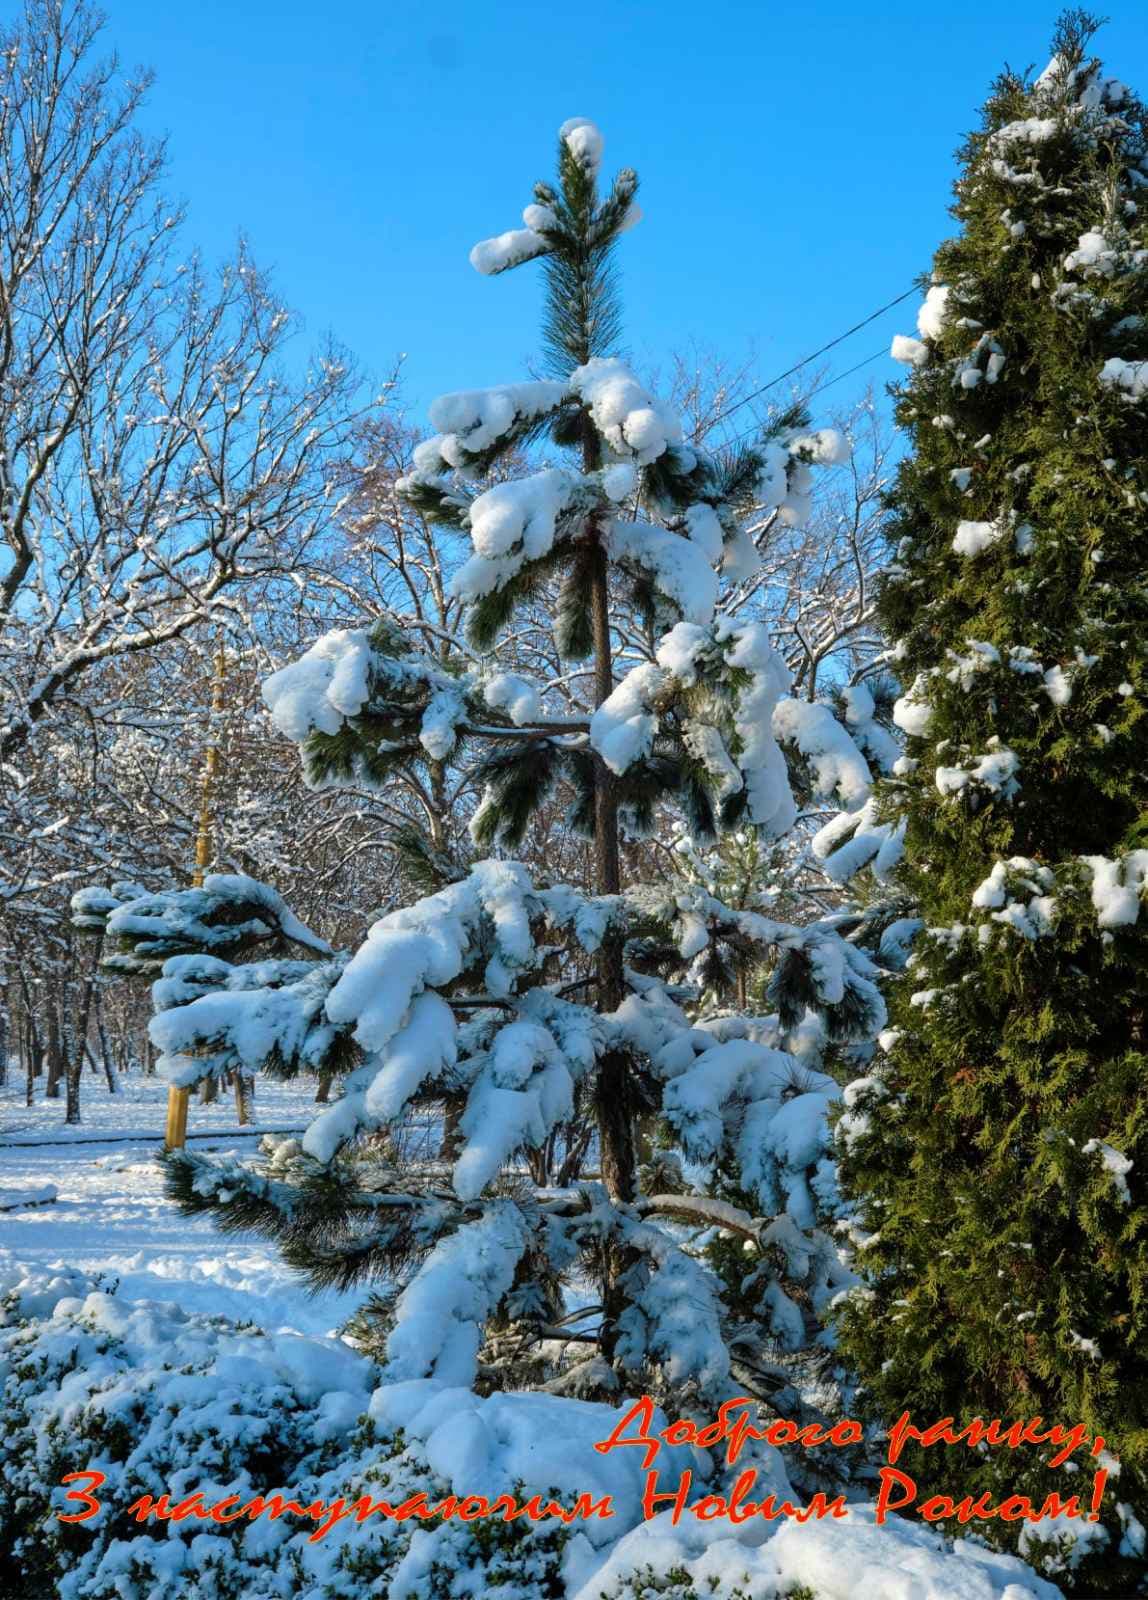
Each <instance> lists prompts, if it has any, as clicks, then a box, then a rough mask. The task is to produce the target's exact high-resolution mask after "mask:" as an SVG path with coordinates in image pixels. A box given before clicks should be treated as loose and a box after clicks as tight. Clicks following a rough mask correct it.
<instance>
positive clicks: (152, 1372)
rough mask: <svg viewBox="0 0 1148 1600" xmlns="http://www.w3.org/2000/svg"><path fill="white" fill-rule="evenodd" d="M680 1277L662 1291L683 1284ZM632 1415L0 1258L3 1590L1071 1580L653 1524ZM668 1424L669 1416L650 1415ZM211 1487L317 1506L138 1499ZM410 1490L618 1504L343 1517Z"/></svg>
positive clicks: (621, 1407)
mask: <svg viewBox="0 0 1148 1600" xmlns="http://www.w3.org/2000/svg"><path fill="white" fill-rule="evenodd" d="M683 1291H684V1292H685V1293H686V1294H687V1295H688V1286H683V1285H681V1284H678V1283H677V1282H676V1281H674V1282H672V1283H668V1284H667V1285H666V1286H665V1292H666V1294H667V1295H669V1296H671V1297H679V1298H680V1297H681V1295H682V1293H683ZM681 1332H682V1330H679V1333H681ZM629 1409H630V1406H629V1403H628V1402H626V1403H621V1404H618V1405H607V1404H600V1403H590V1402H586V1401H581V1400H572V1399H567V1398H565V1397H563V1396H559V1395H554V1394H545V1393H542V1394H533V1393H504V1394H499V1393H495V1394H491V1395H487V1396H480V1395H477V1394H475V1393H474V1392H473V1391H472V1390H470V1389H469V1388H468V1387H465V1386H462V1387H460V1386H458V1385H454V1384H451V1383H449V1382H443V1381H440V1380H436V1379H425V1378H420V1379H414V1380H411V1381H404V1382H396V1383H385V1382H384V1383H380V1382H379V1373H378V1370H377V1369H376V1368H375V1367H374V1365H373V1364H372V1363H371V1362H370V1361H369V1360H367V1359H366V1358H365V1357H363V1356H362V1355H360V1354H359V1353H357V1352H356V1351H355V1350H354V1349H352V1348H351V1347H350V1346H349V1345H347V1344H345V1343H343V1342H342V1341H340V1340H338V1339H333V1338H328V1339H314V1338H304V1337H302V1336H301V1335H297V1334H292V1333H279V1334H277V1335H275V1336H274V1337H269V1336H268V1335H266V1334H265V1333H262V1332H260V1331H257V1330H255V1329H253V1328H250V1327H237V1326H235V1325H233V1324H230V1323H228V1322H226V1321H225V1320H224V1319H222V1318H208V1317H203V1316H192V1315H189V1314H187V1313H186V1312H183V1311H181V1310H180V1309H179V1308H178V1307H177V1306H175V1305H173V1304H169V1303H162V1304H160V1303H156V1302H150V1301H146V1300H131V1299H128V1298H126V1297H124V1296H121V1295H120V1294H119V1293H117V1292H116V1286H115V1284H114V1283H113V1282H104V1283H101V1282H99V1281H98V1280H96V1279H93V1278H90V1277H87V1276H86V1275H84V1274H82V1273H80V1272H77V1271H75V1270H74V1269H71V1268H67V1267H62V1266H61V1267H54V1268H47V1269H45V1268H42V1267H38V1268H35V1269H29V1268H27V1267H24V1266H22V1265H19V1264H15V1263H13V1262H11V1260H9V1261H7V1262H6V1263H5V1264H3V1265H0V1421H2V1424H3V1428H4V1436H5V1445H6V1454H5V1472H4V1474H3V1476H2V1477H0V1550H3V1551H4V1554H3V1555H0V1586H3V1590H4V1592H5V1593H13V1594H15V1593H19V1594H25V1593H32V1592H39V1593H44V1594H49V1593H50V1594H53V1595H55V1596H56V1597H57V1600H173V1597H174V1596H178V1597H179V1600H283V1597H285V1596H292V1597H298V1600H358V1597H359V1596H360V1595H363V1594H376V1595H378V1596H380V1600H480V1597H482V1600H486V1597H489V1600H599V1597H600V1596H607V1597H608V1600H639V1597H641V1600H646V1597H648V1596H653V1595H657V1596H662V1597H670V1600H710V1597H711V1596H713V1595H714V1594H718V1595H719V1596H720V1597H721V1600H738V1596H739V1587H738V1586H739V1585H740V1586H741V1589H742V1590H743V1591H744V1594H745V1596H746V1597H747V1600H775V1597H776V1600H781V1597H782V1596H793V1595H797V1594H800V1595H802V1596H807V1595H812V1596H813V1597H814V1600H904V1597H905V1596H907V1595H912V1596H913V1600H1055V1597H1056V1596H1057V1595H1058V1594H1059V1591H1058V1590H1057V1589H1056V1588H1054V1587H1053V1585H1051V1584H1049V1583H1046V1582H1043V1581H1042V1580H1040V1579H1039V1578H1037V1577H1035V1576H1034V1575H1033V1573H1032V1572H1031V1571H1029V1569H1028V1568H1027V1567H1025V1566H1024V1564H1023V1563H1022V1562H1020V1561H1018V1560H1016V1559H1015V1558H1013V1557H1009V1556H1005V1555H999V1554H995V1553H993V1552H990V1551H988V1550H985V1549H983V1548H981V1547H979V1546H977V1545H975V1544H973V1543H972V1542H971V1541H958V1542H957V1543H956V1545H955V1546H946V1544H945V1543H944V1541H943V1540H942V1539H941V1538H940V1537H939V1536H938V1535H937V1534H935V1533H933V1532H932V1531H930V1530H928V1529H926V1528H923V1527H920V1526H917V1525H913V1524H909V1523H904V1522H901V1521H900V1520H899V1519H898V1518H896V1517H891V1518H890V1519H889V1521H888V1522H887V1523H886V1524H885V1526H884V1527H882V1528H876V1527H874V1526H873V1523H872V1517H871V1512H870V1511H869V1509H867V1508H866V1507H863V1506H852V1505H851V1506H850V1507H849V1509H848V1513H847V1516H846V1518H845V1519H832V1518H831V1519H826V1520H824V1521H820V1522H810V1523H806V1524H798V1523H796V1522H793V1521H785V1520H782V1521H779V1522H777V1523H774V1524H768V1523H765V1522H760V1521H756V1520H755V1521H753V1522H751V1523H749V1524H747V1525H745V1527H743V1528H742V1529H741V1530H740V1532H739V1533H738V1534H737V1536H736V1537H735V1536H731V1525H730V1523H729V1522H728V1521H725V1520H718V1521H716V1522H710V1523H705V1522H702V1521H699V1520H698V1519H697V1518H694V1517H693V1516H688V1517H687V1518H686V1519H685V1520H684V1521H683V1522H682V1523H681V1524H680V1525H679V1526H678V1527H677V1528H673V1527H671V1526H670V1525H669V1521H668V1517H667V1516H665V1515H663V1516H660V1517H658V1518H656V1519H654V1520H651V1521H643V1505H642V1491H643V1487H644V1469H643V1452H641V1451H635V1450H627V1449H612V1450H609V1451H606V1452H600V1451H596V1450H595V1449H594V1446H595V1444H596V1443H598V1442H599V1441H603V1440H606V1439H607V1438H609V1437H610V1435H611V1434H612V1433H613V1432H614V1431H615V1429H617V1428H618V1427H619V1425H620V1424H621V1423H622V1420H623V1418H624V1417H625V1415H626V1413H627V1411H628V1410H629ZM665 1426H666V1418H665V1417H664V1416H663V1414H662V1413H661V1412H660V1411H658V1410H655V1411H654V1413H653V1415H652V1417H651V1420H650V1423H649V1428H650V1432H651V1433H652V1434H656V1433H658V1432H659V1431H660V1430H662V1429H663V1428H664V1427H665ZM763 1449H764V1451H765V1453H764V1455H762V1456H761V1459H760V1460H759V1461H757V1462H756V1465H757V1466H758V1468H759V1489H760V1488H764V1489H766V1490H767V1491H769V1492H772V1493H774V1494H776V1495H777V1496H778V1497H779V1499H784V1498H786V1497H791V1498H792V1497H793V1491H792V1489H791V1488H790V1485H789V1481H788V1478H787V1475H786V1472H785V1468H784V1464H783V1460H782V1457H781V1456H780V1455H779V1454H778V1453H777V1451H776V1450H773V1449H772V1448H770V1447H763ZM687 1457H688V1459H687ZM745 1459H746V1458H743V1460H742V1462H741V1463H740V1467H744V1465H745ZM682 1465H683V1466H685V1465H691V1466H692V1467H693V1469H694V1470H695V1476H696V1482H697V1490H696V1493H695V1494H694V1495H692V1496H691V1499H693V1498H697V1496H698V1495H700V1494H701V1493H703V1492H704V1490H705V1488H706V1485H707V1482H708V1483H709V1484H710V1486H712V1487H714V1488H715V1491H716V1492H728V1489H729V1487H730V1485H729V1484H724V1488H723V1487H722V1484H723V1482H724V1480H721V1475H720V1474H719V1475H718V1477H714V1476H713V1473H712V1468H711V1466H710V1465H709V1464H708V1463H707V1459H706V1457H705V1456H704V1455H703V1454H702V1453H700V1452H697V1451H687V1452H686V1454H685V1455H684V1456H683V1458H682ZM89 1470H92V1471H98V1472H101V1473H103V1474H104V1482H103V1483H102V1484H101V1485H99V1486H98V1488H97V1489H96V1490H95V1492H96V1494H97V1497H98V1498H99V1500H100V1501H101V1507H102V1508H101V1510H100V1512H99V1513H98V1514H97V1515H96V1516H95V1517H94V1518H92V1519H90V1520H88V1521H86V1522H83V1523H75V1524H65V1523H61V1522H59V1521H58V1520H57V1514H58V1513H60V1512H65V1513H72V1512H74V1511H75V1510H76V1509H77V1508H78V1506H79V1505H80V1502H76V1501H73V1502H68V1501H67V1500H66V1499H65V1495H66V1493H67V1489H68V1486H66V1485H62V1484H61V1483H60V1479H61V1478H62V1477H63V1476H64V1475H65V1474H66V1473H69V1472H77V1471H89ZM669 1476H670V1477H671V1478H674V1481H676V1478H675V1475H674V1474H673V1473H671V1474H669ZM719 1480H720V1481H719ZM84 1486H86V1481H85V1485H84ZM197 1491H201V1492H202V1497H203V1499H202V1504H203V1506H204V1507H207V1506H210V1505H213V1504H217V1503H219V1502H221V1501H225V1500H228V1498H229V1497H230V1496H236V1497H238V1499H237V1501H236V1502H234V1503H233V1504H232V1505H229V1506H228V1507H227V1508H226V1509H227V1510H233V1509H235V1506H236V1505H238V1506H242V1507H246V1506H247V1505H249V1503H250V1502H251V1501H252V1500H256V1501H257V1503H258V1497H260V1496H262V1497H263V1498H264V1499H265V1500H270V1499H271V1497H272V1496H274V1495H275V1494H281V1495H282V1496H283V1498H284V1500H285V1501H294V1502H295V1503H296V1504H297V1505H298V1506H300V1507H302V1508H304V1511H305V1513H306V1514H303V1515H300V1514H298V1513H295V1512H292V1511H291V1510H290V1509H287V1510H285V1511H284V1512H283V1513H282V1514H281V1515H278V1516H274V1515H270V1514H268V1513H266V1512H265V1513H264V1514H263V1515H261V1516H259V1517H258V1518H257V1519H256V1518H252V1517H251V1516H249V1515H246V1514H245V1515H243V1516H239V1517H237V1518H236V1519H235V1520H234V1521H230V1522H224V1523H219V1524H217V1523H213V1522H210V1521H205V1520H203V1519H199V1518H196V1517H195V1516H194V1515H188V1516H187V1517H186V1518H185V1519H184V1520H182V1521H179V1522H174V1521H170V1520H168V1521H163V1520H159V1519H157V1518H155V1517H152V1518H150V1519H148V1520H145V1521H138V1520H136V1518H135V1516H134V1515H129V1514H128V1508H129V1507H130V1506H132V1505H133V1503H134V1502H135V1501H136V1500H137V1499H138V1498H139V1497H140V1496H142V1495H149V1494H150V1495H152V1496H154V1497H156V1498H158V1496H159V1495H160V1494H162V1493H164V1492H166V1493H167V1494H168V1495H169V1497H170V1505H171V1506H172V1507H174V1506H175V1505H176V1504H177V1503H178V1502H179V1501H180V1500H183V1499H185V1498H187V1497H190V1496H193V1495H195V1493H196V1492H197ZM419 1494H422V1495H424V1496H425V1498H426V1502H427V1503H428V1504H429V1505H431V1506H434V1505H438V1504H440V1503H441V1502H442V1501H444V1500H447V1499H448V1497H450V1496H452V1495H454V1496H457V1497H459V1499H462V1498H463V1497H465V1496H468V1495H474V1494H481V1495H482V1496H484V1497H485V1498H486V1499H487V1501H488V1502H491V1501H493V1500H495V1498H496V1497H497V1496H499V1495H504V1494H505V1495H509V1496H512V1497H513V1498H514V1499H515V1500H516V1501H518V1502H519V1503H521V1502H523V1501H525V1500H526V1499H528V1498H529V1497H530V1496H531V1495H535V1494H538V1495H541V1496H542V1499H543V1501H544V1502H545V1501H547V1500H553V1501H555V1502H556V1503H557V1505H559V1506H562V1507H564V1508H572V1507H574V1506H575V1505H576V1504H577V1503H578V1501H579V1497H581V1496H587V1497H589V1500H590V1501H591V1502H600V1501H601V1500H602V1499H603V1497H605V1496H609V1504H610V1510H611V1511H612V1513H613V1515H612V1516H611V1517H609V1518H606V1517H593V1516H591V1517H587V1518H584V1519H579V1520H577V1521H575V1522H574V1523H572V1524H569V1525H567V1524H564V1523H563V1522H562V1521H561V1520H559V1519H557V1518H553V1517H552V1518H549V1519H546V1520H544V1521H542V1522H539V1523H531V1522H529V1521H528V1520H527V1519H526V1518H525V1517H520V1518H518V1519H517V1520H514V1521H510V1522H507V1521H504V1520H500V1519H498V1518H486V1519H483V1520H479V1521H470V1522H467V1521H463V1520H461V1519H459V1518H452V1519H442V1518H438V1519H434V1520H430V1521H426V1520H423V1521H420V1520H419V1519H418V1518H410V1519H408V1520H405V1521H401V1522H400V1521H396V1520H395V1519H393V1518H390V1517H387V1516H385V1515H381V1514H371V1515H369V1516H366V1517H365V1518H359V1517H358V1515H357V1514H356V1512H355V1510H354V1508H355V1506H356V1503H357V1502H360V1501H361V1500H362V1497H364V1496H366V1497H369V1499H370V1501H371V1502H372V1503H377V1502H379V1501H386V1502H387V1503H388V1504H389V1505H391V1506H398V1505H400V1504H401V1503H402V1502H403V1501H404V1500H408V1499H410V1498H411V1497H412V1496H416V1495H419ZM317 1502H321V1505H320V1506H319V1507H318V1509H316V1510H314V1511H311V1510H310V1508H312V1507H314V1506H315V1505H316V1503H317ZM336 1511H342V1512H344V1513H345V1514H344V1515H342V1516H341V1517H340V1516H337V1515H334V1513H335V1512H336ZM324 1526H326V1528H327V1531H326V1532H325V1533H323V1534H322V1536H321V1537H319V1538H316V1537H315V1535H316V1533H318V1532H319V1531H320V1529H321V1528H323V1527H324Z"/></svg>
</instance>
